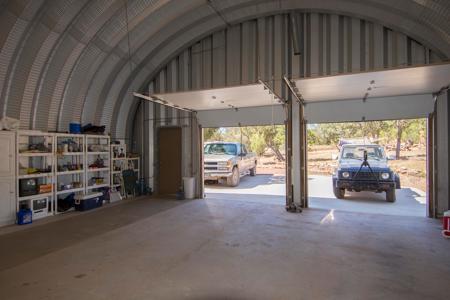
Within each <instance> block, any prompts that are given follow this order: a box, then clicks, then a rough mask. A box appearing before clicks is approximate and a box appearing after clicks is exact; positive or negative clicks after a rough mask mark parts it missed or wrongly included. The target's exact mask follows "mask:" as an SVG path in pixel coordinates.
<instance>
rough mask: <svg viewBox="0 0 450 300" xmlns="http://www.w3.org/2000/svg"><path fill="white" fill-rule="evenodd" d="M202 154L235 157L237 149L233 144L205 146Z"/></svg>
mask: <svg viewBox="0 0 450 300" xmlns="http://www.w3.org/2000/svg"><path fill="white" fill-rule="evenodd" d="M204 153H205V154H228V155H237V147H236V145H234V144H207V145H205V148H204Z"/></svg>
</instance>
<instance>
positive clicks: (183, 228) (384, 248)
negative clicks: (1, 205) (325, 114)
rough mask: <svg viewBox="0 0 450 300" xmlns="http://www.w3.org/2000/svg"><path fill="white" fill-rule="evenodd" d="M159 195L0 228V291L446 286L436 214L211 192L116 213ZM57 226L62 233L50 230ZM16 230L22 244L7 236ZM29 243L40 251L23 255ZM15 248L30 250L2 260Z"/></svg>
mask: <svg viewBox="0 0 450 300" xmlns="http://www.w3.org/2000/svg"><path fill="white" fill-rule="evenodd" d="M167 203H176V204H178V203H180V202H174V201H173V200H172V201H171V200H167ZM161 206H164V202H162V201H155V200H145V199H144V200H138V201H136V202H134V203H128V204H126V205H119V206H117V207H120V208H121V209H113V208H111V209H110V208H105V209H104V210H102V211H98V212H97V211H94V212H92V213H89V214H86V215H83V216H80V217H74V218H70V219H66V220H61V221H58V222H52V223H48V224H44V225H40V226H33V227H30V229H24V230H23V231H21V232H16V233H11V234H6V235H2V236H0V244H1V247H2V248H4V247H6V248H8V251H5V252H3V253H2V255H3V257H2V260H1V263H2V265H1V266H0V269H1V270H2V271H0V299H447V298H448V284H449V282H450V251H449V249H450V241H449V240H444V239H443V238H442V237H441V236H440V230H439V228H440V224H439V222H438V221H436V220H430V219H426V218H417V217H394V216H385V215H373V214H357V213H349V212H337V211H335V212H330V211H329V210H321V209H309V210H307V211H305V212H304V213H302V214H292V213H287V212H285V210H284V207H283V206H282V205H272V204H262V203H254V202H246V201H239V200H233V201H230V199H229V198H220V197H217V198H215V199H210V200H193V201H190V202H184V203H183V204H182V205H173V206H172V208H169V207H167V205H166V206H164V209H161V210H160V212H159V213H156V214H152V213H149V214H148V215H147V216H146V215H145V213H140V214H137V213H135V214H134V217H133V222H129V221H127V222H122V220H123V219H126V220H130V217H129V213H130V212H132V211H134V212H136V208H135V207H138V208H139V211H142V210H145V207H153V208H154V209H153V210H152V211H157V210H158V207H161ZM105 212H106V213H105ZM106 220H109V221H108V222H105V221H106ZM111 220H115V221H114V222H111ZM75 221H78V226H77V227H74V226H73V225H72V222H75ZM66 223H67V225H68V226H67V227H66ZM117 224H121V225H117ZM97 225H98V226H101V227H102V230H99V231H96V226H97ZM56 228H58V230H61V228H63V229H64V228H65V229H66V231H67V236H68V237H69V239H70V242H67V241H65V240H64V235H59V234H58V235H57V236H54V237H53V236H52V235H53V233H54V232H55V230H56ZM37 229H39V233H40V234H39V235H37V234H36V230H37ZM91 231H92V232H93V233H92V234H89V233H90V232H91ZM46 233H47V234H46ZM76 233H78V234H79V237H78V241H74V238H73V237H74V235H75V234H76ZM18 235H20V239H21V242H22V243H21V244H12V245H10V244H9V243H7V242H8V241H9V240H11V239H12V238H13V237H14V236H18ZM85 235H86V236H88V237H87V238H84V236H85ZM52 238H54V239H55V242H54V243H56V244H54V243H50V245H49V249H47V250H48V251H45V250H46V249H45V245H46V242H48V241H49V240H51V239H52ZM39 240H40V241H41V242H38V241H39ZM39 244H41V245H40V247H41V248H40V253H41V255H33V253H34V249H35V247H36V246H37V245H39ZM57 244H59V245H60V247H59V246H58V245H57ZM16 251H22V252H27V253H31V254H30V255H29V256H27V257H28V259H27V260H24V261H23V262H18V261H15V263H14V264H13V265H11V264H9V265H8V263H7V262H8V257H14V253H15V252H16ZM5 263H6V264H7V268H5V265H4V264H5Z"/></svg>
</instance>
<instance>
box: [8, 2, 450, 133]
mask: <svg viewBox="0 0 450 300" xmlns="http://www.w3.org/2000/svg"><path fill="white" fill-rule="evenodd" d="M126 3H127V7H128V18H129V20H130V22H129V26H128V27H129V30H130V44H131V58H132V66H133V69H132V70H130V66H129V64H128V46H127V26H126V16H125V1H124V0H95V1H94V0H58V1H53V0H47V1H45V0H4V1H0V111H1V113H2V115H3V116H5V115H6V116H10V117H14V118H19V119H20V120H21V126H22V128H35V129H42V130H65V129H67V124H68V123H69V122H70V121H73V120H74V121H79V120H82V121H83V122H94V123H103V124H105V125H107V126H108V127H109V126H111V125H112V124H115V119H116V118H117V117H118V116H119V115H122V114H124V115H128V113H129V112H128V111H123V110H121V108H120V107H121V106H120V103H121V101H123V99H124V98H125V97H131V96H130V95H131V92H132V91H135V90H139V89H141V88H143V87H144V85H145V83H148V82H149V80H150V79H151V78H152V76H154V75H155V74H156V72H157V71H158V70H159V69H160V68H161V66H163V65H164V64H165V63H167V62H168V61H169V60H170V59H171V58H172V57H174V56H175V55H176V54H178V53H179V52H180V51H181V50H182V49H183V48H185V47H187V46H188V45H191V44H192V43H193V42H195V41H197V40H199V39H201V38H202V37H204V36H206V35H208V34H210V33H212V32H214V31H217V30H219V29H222V28H224V27H226V26H227V25H228V24H233V23H238V22H241V21H243V20H247V19H251V18H255V17H258V16H264V15H272V14H278V13H280V12H286V11H290V10H297V9H300V10H308V11H321V12H333V13H339V14H344V15H350V16H356V17H360V18H362V19H367V20H372V21H374V22H377V23H380V24H383V25H385V26H388V27H390V28H393V29H395V30H398V31H400V32H403V33H405V34H407V35H408V36H410V37H412V38H414V39H416V40H417V41H419V42H421V43H423V44H424V45H426V46H427V47H429V48H431V49H432V50H433V51H434V52H435V53H437V54H438V55H439V56H440V59H442V60H446V59H448V58H449V57H450V21H449V18H448V16H449V15H450V2H449V1H447V0H398V1H390V0H358V1H356V0H334V1H318V0H303V1H299V0H276V1H272V0H220V1H219V0H213V1H206V0H172V1H171V0H128V1H127V2H126ZM113 127H114V126H113Z"/></svg>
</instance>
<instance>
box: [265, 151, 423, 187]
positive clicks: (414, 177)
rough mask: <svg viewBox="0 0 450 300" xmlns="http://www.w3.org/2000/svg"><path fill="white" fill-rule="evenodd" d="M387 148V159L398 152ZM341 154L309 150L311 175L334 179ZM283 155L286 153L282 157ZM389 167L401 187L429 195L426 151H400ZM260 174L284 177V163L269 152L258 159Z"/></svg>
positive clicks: (309, 170) (309, 172) (309, 171)
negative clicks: (397, 176)
mask: <svg viewBox="0 0 450 300" xmlns="http://www.w3.org/2000/svg"><path fill="white" fill-rule="evenodd" d="M386 148H387V155H388V156H395V150H394V149H390V148H389V147H386ZM338 152H339V150H338V149H337V147H336V146H328V145H327V146H310V147H309V149H308V174H309V175H330V176H331V175H332V174H333V172H334V169H335V168H336V166H337V160H335V159H333V157H335V156H336V155H337V154H338ZM283 154H284V153H283ZM389 166H390V167H391V168H392V169H393V170H394V171H395V172H397V173H398V174H399V175H400V180H401V183H402V187H413V188H416V189H419V190H421V191H426V147H425V145H414V146H412V147H410V148H409V149H404V150H402V151H401V156H400V159H399V160H391V161H389ZM258 173H259V174H280V175H281V174H285V162H282V161H278V160H277V159H276V157H275V155H273V154H272V153H271V151H270V150H268V151H266V153H265V154H264V155H263V156H260V157H259V158H258Z"/></svg>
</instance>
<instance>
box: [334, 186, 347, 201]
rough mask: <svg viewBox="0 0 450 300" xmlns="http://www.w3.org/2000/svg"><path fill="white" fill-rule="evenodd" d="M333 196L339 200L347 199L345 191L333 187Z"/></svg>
mask: <svg viewBox="0 0 450 300" xmlns="http://www.w3.org/2000/svg"><path fill="white" fill-rule="evenodd" d="M333 194H334V196H335V197H336V198H338V199H344V197H345V189H340V188H337V187H333Z"/></svg>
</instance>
